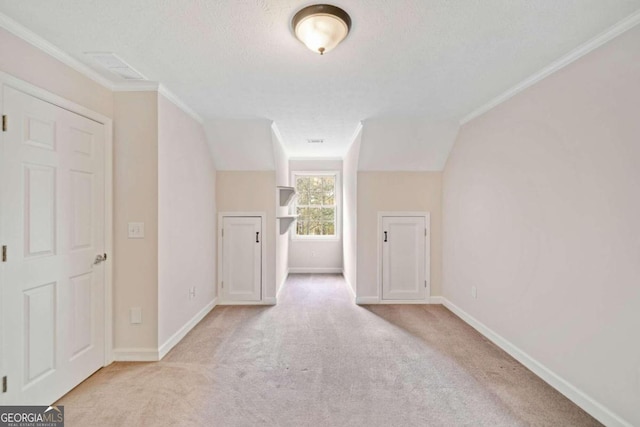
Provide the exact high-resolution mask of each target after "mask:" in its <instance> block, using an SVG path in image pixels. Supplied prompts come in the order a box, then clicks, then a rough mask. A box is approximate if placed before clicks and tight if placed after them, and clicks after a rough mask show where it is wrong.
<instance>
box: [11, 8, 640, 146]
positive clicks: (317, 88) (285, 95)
mask: <svg viewBox="0 0 640 427" xmlns="http://www.w3.org/2000/svg"><path fill="white" fill-rule="evenodd" d="M332 3H333V4H335V5H337V6H340V7H342V8H343V9H345V10H346V11H347V12H348V13H349V14H350V15H351V18H352V20H353V27H352V31H351V34H350V35H349V37H348V38H347V39H346V40H345V42H344V43H343V44H342V45H340V46H339V47H338V48H336V49H335V50H334V51H332V52H330V53H329V54H327V55H325V56H322V57H321V56H318V55H316V54H313V53H312V52H310V51H308V50H307V49H306V48H305V47H304V46H303V45H302V44H301V43H300V42H299V41H297V40H296V39H295V38H294V37H293V35H292V31H291V28H290V21H291V17H292V16H293V15H294V14H295V12H296V11H298V10H299V9H300V8H302V7H303V6H306V5H308V4H310V3H309V2H308V1H301V0H217V1H212V0H163V1H158V0H109V1H104V0H28V1H15V0H0V12H2V13H4V14H5V15H7V16H9V17H10V18H11V19H13V20H15V21H17V22H18V23H19V24H21V25H23V26H25V27H27V28H28V29H30V30H31V31H33V32H34V33H36V34H37V35H39V36H41V37H43V38H45V39H46V40H48V41H49V42H51V43H52V44H54V45H55V46H57V47H59V48H60V49H62V50H64V51H65V52H67V53H68V54H70V55H71V56H73V57H74V58H76V59H77V60H79V61H82V62H86V63H87V64H90V62H89V59H88V58H87V57H86V55H85V54H84V52H96V51H104V52H114V53H116V54H117V55H119V56H120V57H121V58H123V59H124V60H125V61H127V62H128V63H129V64H131V65H132V66H133V67H134V68H136V69H137V70H139V71H140V72H141V73H142V74H144V75H145V76H146V77H147V78H148V79H150V80H153V81H158V82H161V83H163V84H164V85H165V86H166V87H167V88H168V89H169V90H170V91H172V92H173V93H175V94H176V95H177V96H178V97H179V98H180V99H181V100H182V101H184V102H185V103H186V104H187V105H189V106H190V107H191V108H192V109H193V110H195V111H196V112H197V113H198V114H199V115H201V116H202V117H203V118H204V120H205V122H216V121H219V120H223V119H260V120H262V119H267V120H270V121H275V123H276V124H277V127H278V129H279V130H280V133H281V135H282V139H283V143H284V145H285V147H286V148H287V150H288V152H289V153H290V154H291V155H293V156H304V157H311V156H320V157H333V156H342V155H343V154H344V152H345V150H346V148H347V146H348V144H349V143H350V139H351V138H352V137H353V134H354V130H355V129H356V127H357V126H358V123H359V122H360V121H363V120H367V119H381V118H396V119H397V118H413V119H420V120H424V121H427V122H439V121H448V122H450V121H452V120H453V121H457V120H458V119H460V118H461V117H463V116H465V115H466V114H468V113H469V112H471V111H472V110H474V109H475V108H477V107H479V106H480V105H482V104H484V103H486V102H487V101H489V100H490V99H491V98H493V97H495V96H497V95H499V94H500V93H501V92H503V91H505V90H507V89H508V88H510V87H511V86H513V85H515V84H517V83H518V82H520V81H521V80H523V79H525V78H527V77H528V76H529V75H531V74H533V73H535V72H536V71H538V70H540V69H541V68H543V67H544V66H546V65H547V64H549V63H551V62H552V61H554V60H556V59H557V58H559V57H561V56H562V55H564V54H566V53H567V52H569V51H571V50H573V49H574V48H576V47H577V46H579V45H580V44H582V43H584V42H585V41H587V40H589V39H591V38H592V37H594V36H596V35H598V34H599V33H600V32H602V31H604V30H606V29H607V28H609V27H611V26H612V25H614V24H615V23H616V22H618V21H620V20H621V19H623V18H624V17H626V16H628V15H630V14H631V13H633V12H635V11H636V10H638V9H639V8H640V0H556V1H549V0H482V1H480V0H338V1H334V2H332ZM105 73H106V72H105ZM105 76H107V77H108V78H109V79H112V80H113V81H114V82H117V81H119V78H117V77H114V76H112V75H110V74H108V73H107V74H105ZM310 138H314V139H315V138H322V139H324V140H325V142H324V143H323V144H307V139H310Z"/></svg>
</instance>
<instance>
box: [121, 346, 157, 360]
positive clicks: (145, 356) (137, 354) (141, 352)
mask: <svg viewBox="0 0 640 427" xmlns="http://www.w3.org/2000/svg"><path fill="white" fill-rule="evenodd" d="M158 356H159V354H158V349H155V348H117V349H115V350H113V360H114V361H115V362H157V361H158V360H160V358H159V357H158Z"/></svg>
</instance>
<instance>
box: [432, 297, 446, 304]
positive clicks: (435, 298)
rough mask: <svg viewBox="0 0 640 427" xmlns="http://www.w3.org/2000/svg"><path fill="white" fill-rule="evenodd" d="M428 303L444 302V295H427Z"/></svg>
mask: <svg viewBox="0 0 640 427" xmlns="http://www.w3.org/2000/svg"><path fill="white" fill-rule="evenodd" d="M429 304H444V297H429Z"/></svg>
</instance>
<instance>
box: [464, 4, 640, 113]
mask: <svg viewBox="0 0 640 427" xmlns="http://www.w3.org/2000/svg"><path fill="white" fill-rule="evenodd" d="M638 24H640V11H637V12H635V13H633V14H631V15H629V16H627V17H626V18H624V19H623V20H622V21H620V22H618V23H617V24H615V25H614V26H612V27H611V28H609V29H608V30H606V31H604V32H603V33H600V34H599V35H597V36H596V37H594V38H592V39H591V40H589V41H587V42H586V43H583V44H581V45H580V46H578V47H577V48H576V49H574V50H572V51H571V52H569V53H568V54H566V55H564V56H562V57H561V58H559V59H557V60H556V61H554V62H552V63H551V64H549V65H547V66H546V67H544V68H543V69H542V70H540V71H538V72H537V73H535V74H533V75H531V76H529V77H528V78H526V79H525V80H523V81H521V82H520V83H518V84H517V85H515V86H513V87H511V88H510V89H508V90H507V91H506V92H504V93H502V94H501V95H499V96H497V97H495V98H493V99H492V100H490V101H489V102H487V103H486V104H484V105H482V106H481V107H479V108H477V109H475V110H474V111H472V112H471V113H469V114H467V115H466V116H464V117H463V118H462V119H461V120H460V125H464V124H465V123H467V122H469V121H471V120H473V119H475V118H476V117H478V116H481V115H482V114H484V113H486V112H487V111H489V110H491V109H493V108H495V107H497V106H498V105H500V104H502V103H503V102H505V101H507V100H508V99H510V98H512V97H513V96H515V95H517V94H518V93H520V92H522V91H523V90H525V89H527V88H529V87H531V86H533V85H534V84H536V83H538V82H539V81H540V80H542V79H544V78H546V77H548V76H549V75H551V74H553V73H555V72H556V71H558V70H561V69H562V68H564V67H566V66H567V65H569V64H571V63H572V62H574V61H577V60H578V59H580V58H582V57H583V56H585V55H586V54H588V53H589V52H591V51H593V50H595V49H597V48H599V47H600V46H602V45H603V44H605V43H607V42H608V41H610V40H612V39H614V38H616V37H618V36H619V35H621V34H622V33H624V32H626V31H628V30H630V29H631V28H633V27H635V26H636V25H638Z"/></svg>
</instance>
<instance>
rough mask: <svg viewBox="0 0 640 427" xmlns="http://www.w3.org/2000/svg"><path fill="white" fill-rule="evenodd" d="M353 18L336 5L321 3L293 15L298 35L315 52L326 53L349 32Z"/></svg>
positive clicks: (294, 27) (294, 26)
mask: <svg viewBox="0 0 640 427" xmlns="http://www.w3.org/2000/svg"><path fill="white" fill-rule="evenodd" d="M350 28H351V18H350V17H349V15H348V14H347V12H345V11H344V10H342V9H340V8H339V7H336V6H331V5H326V4H319V5H314V6H308V7H305V8H304V9H302V10H300V11H299V12H298V13H296V15H295V16H294V17H293V30H294V32H295V34H296V37H297V38H298V39H299V40H300V41H301V42H302V43H304V44H305V45H306V46H307V47H308V48H309V49H310V50H312V51H313V52H316V53H319V54H320V55H324V54H325V53H327V52H329V51H331V50H332V49H333V48H335V47H336V46H337V45H338V44H339V43H340V42H341V41H342V40H344V38H345V37H347V34H349V29H350Z"/></svg>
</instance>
